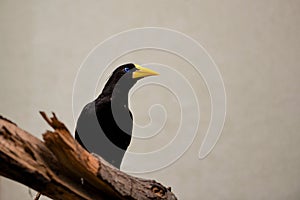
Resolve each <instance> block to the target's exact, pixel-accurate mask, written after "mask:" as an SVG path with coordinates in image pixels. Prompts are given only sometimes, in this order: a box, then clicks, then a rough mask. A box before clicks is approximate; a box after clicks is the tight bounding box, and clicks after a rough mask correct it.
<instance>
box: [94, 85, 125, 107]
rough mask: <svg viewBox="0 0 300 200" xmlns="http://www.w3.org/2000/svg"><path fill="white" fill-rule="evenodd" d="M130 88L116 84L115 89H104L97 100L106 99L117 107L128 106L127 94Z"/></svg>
mask: <svg viewBox="0 0 300 200" xmlns="http://www.w3.org/2000/svg"><path fill="white" fill-rule="evenodd" d="M130 88H131V86H127V85H119V84H116V85H115V87H107V88H106V87H105V88H104V89H103V91H102V93H101V94H100V96H99V97H98V98H103V97H106V98H108V100H110V101H112V100H114V101H116V102H117V104H119V105H122V106H123V105H128V93H129V90H130Z"/></svg>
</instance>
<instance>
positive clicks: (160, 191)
mask: <svg viewBox="0 0 300 200" xmlns="http://www.w3.org/2000/svg"><path fill="white" fill-rule="evenodd" d="M41 114H42V116H43V118H44V119H45V120H46V121H47V123H48V124H49V125H50V126H51V127H52V128H53V129H54V131H47V132H46V133H44V134H43V139H44V141H41V140H39V139H37V138H36V137H34V136H32V135H31V134H30V133H28V132H26V131H24V130H22V129H21V128H19V127H18V126H17V125H16V124H15V123H13V122H12V121H10V120H8V119H6V118H4V117H1V116H0V175H1V176H4V177H7V178H9V179H12V180H15V181H17V182H20V183H22V184H24V185H27V186H28V187H31V188H33V189H34V190H36V191H39V192H41V193H42V194H43V195H45V196H48V197H50V198H52V199H64V200H68V199H70V200H76V199H86V200H96V199H97V200H98V199H100V200H101V199H122V200H123V199H124V200H125V199H137V200H146V199H157V200H160V199H162V200H176V199H177V198H176V197H175V195H174V194H173V193H172V192H171V189H170V188H166V187H165V186H163V185H161V184H160V183H158V182H156V181H155V180H146V179H141V178H137V177H133V176H130V175H128V174H126V173H124V172H122V171H120V170H118V169H117V168H115V167H114V166H112V165H110V164H109V163H108V162H106V161H105V160H104V159H102V158H101V157H100V156H98V155H95V154H90V153H89V152H87V151H86V150H85V149H83V148H82V147H81V146H80V145H79V144H78V143H77V142H76V141H75V140H74V138H73V137H72V135H71V134H70V132H69V131H68V129H67V128H66V126H65V125H64V124H63V123H62V122H60V121H59V120H58V119H57V117H56V116H55V114H54V113H53V117H51V118H48V117H47V115H46V114H45V113H44V112H41Z"/></svg>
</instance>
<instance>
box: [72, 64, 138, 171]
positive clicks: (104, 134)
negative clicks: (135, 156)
mask: <svg viewBox="0 0 300 200" xmlns="http://www.w3.org/2000/svg"><path fill="white" fill-rule="evenodd" d="M125 68H126V70H124V69H125ZM127 69H130V70H131V71H130V72H127V71H128V70H127ZM134 70H135V66H134V65H133V64H126V65H122V66H120V67H118V68H117V69H116V70H115V71H114V72H113V73H112V75H111V77H110V78H109V80H108V81H107V83H106V85H105V86H104V89H103V91H102V93H101V94H100V95H99V96H98V97H97V98H96V99H95V100H94V101H93V102H91V103H89V104H87V105H86V106H85V107H84V108H83V110H82V112H81V114H80V116H79V118H78V120H77V125H76V131H75V139H76V140H77V141H78V142H79V143H80V144H81V145H82V146H83V147H84V148H85V149H87V150H88V151H90V152H93V153H96V154H98V155H100V156H101V157H103V158H104V159H105V160H107V161H108V162H110V163H111V164H113V165H114V166H115V167H117V168H120V165H121V161H122V158H123V156H124V153H125V151H126V150H127V148H128V146H129V144H130V141H131V134H132V126H133V119H132V114H131V112H130V110H129V108H128V92H129V90H130V88H131V87H132V86H133V85H134V84H135V83H136V81H137V80H135V79H133V78H132V76H131V75H130V74H131V73H132V72H133V71H134Z"/></svg>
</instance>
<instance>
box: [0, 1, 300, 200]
mask: <svg viewBox="0 0 300 200" xmlns="http://www.w3.org/2000/svg"><path fill="white" fill-rule="evenodd" d="M299 6H300V2H299V1H296V0H287V1H281V0H272V1H271V0H269V1H260V0H254V1H238V0H232V1H216V0H212V1H179V0H178V1H177V0H172V1H83V0H82V1H67V0H65V1H58V0H55V1H8V0H1V1H0V24H1V26H0V51H1V53H0V66H1V74H0V80H1V84H0V88H1V90H0V91H1V94H0V95H1V104H0V111H1V114H2V115H4V116H6V117H8V118H10V119H12V120H13V121H15V122H16V123H17V124H18V125H19V126H20V127H22V128H24V129H25V130H27V131H29V132H31V133H34V134H35V135H36V136H37V137H39V138H41V134H42V133H43V132H44V131H45V130H46V129H49V127H48V126H47V125H46V123H45V122H44V121H43V120H42V118H41V117H40V116H39V114H38V111H39V110H44V111H47V112H48V113H50V112H51V111H55V112H56V113H57V115H58V116H59V117H60V119H62V120H63V121H64V122H65V123H66V125H67V126H68V127H69V128H70V129H71V130H73V129H74V124H75V122H74V119H73V114H72V105H71V103H72V91H73V83H74V81H75V77H76V73H77V71H78V69H79V66H80V64H81V63H82V62H83V60H84V59H85V57H86V56H87V55H88V53H89V52H90V51H91V50H92V49H93V48H94V47H95V46H96V45H97V44H99V43H100V42H102V41H103V40H105V39H106V38H108V37H110V36H111V35H113V34H116V33H119V32H121V31H124V30H128V29H131V28H137V27H145V26H158V27H166V28H170V29H174V30H177V31H180V32H183V33H185V34H187V35H189V36H191V37H192V38H194V39H195V40H197V41H198V42H199V43H201V44H202V45H203V46H204V47H205V49H206V50H207V51H208V52H209V54H210V55H211V56H212V58H213V59H214V61H215V62H216V64H217V65H218V67H219V70H220V72H221V75H222V77H223V80H224V84H225V88H226V94H227V116H226V123H225V126H224V129H223V132H222V135H221V137H220V140H219V141H218V143H217V145H216V146H215V148H214V149H213V151H212V152H211V154H210V155H209V156H208V157H206V158H205V159H203V160H199V159H198V152H199V147H200V145H201V142H202V141H203V138H204V134H205V130H206V129H207V126H208V121H209V119H210V116H209V115H210V104H209V95H208V93H207V91H206V87H205V85H204V84H203V80H201V78H199V77H196V78H195V77H193V76H192V73H191V72H190V73H187V74H186V75H187V77H189V79H190V80H191V81H192V82H193V83H194V84H195V85H196V86H195V87H196V88H198V92H197V96H198V97H199V99H201V105H200V107H201V109H202V111H203V113H202V116H203V118H201V120H202V121H201V123H200V128H199V133H198V134H197V137H196V138H195V140H194V142H193V144H192V146H191V147H190V148H189V149H188V151H187V152H185V154H184V155H183V156H182V157H181V158H180V159H179V160H177V161H176V162H175V163H174V164H173V165H171V166H169V167H166V168H164V169H162V170H159V171H156V172H152V173H145V174H139V176H142V177H148V178H152V179H157V180H158V181H160V182H162V183H164V184H166V185H168V186H171V187H172V189H173V191H174V192H175V194H176V195H177V196H178V198H179V199H185V200H187V199H188V200H197V199H206V200H217V199H222V200H225V199H228V200H229V199H230V200H234V199H236V200H240V199H245V200H247V199H248V200H250V199H251V200H253V199H255V200H263V199H273V200H282V199H288V200H298V199H299V198H300V190H299V188H300V146H299V142H300V134H299V130H300V123H299V114H300V107H299V101H300V92H299V80H300V79H299V75H300V68H299V58H300V45H299V44H300V37H299V35H300V27H299V24H300V14H299ZM127 60H137V61H140V62H144V61H148V62H150V61H155V62H160V63H164V62H165V63H166V64H168V65H170V66H174V65H176V66H177V70H183V71H184V70H185V69H187V68H185V67H178V66H187V67H188V65H187V64H186V63H181V61H180V59H178V58H174V56H170V55H167V54H166V53H159V52H155V51H144V52H136V53H133V54H132V55H128V56H127V57H126V56H125V57H122V58H120V59H119V60H117V61H116V62H115V63H113V64H112V66H111V69H113V68H114V67H115V65H114V64H117V63H121V62H124V61H127ZM99 65H101V63H99ZM87 81H88V80H87ZM104 81H105V80H104ZM102 84H103V80H102V82H100V84H99V89H98V90H99V91H100V89H101V86H102ZM197 85H198V86H197ZM150 90H151V93H150V92H149V91H150ZM153 92H155V88H152V89H151V88H150V89H149V90H147V89H146V90H141V91H140V92H139V93H137V94H136V95H135V103H132V110H133V111H134V112H133V113H134V115H135V119H136V120H137V122H138V123H141V124H143V123H146V122H147V120H149V119H148V118H147V116H148V115H147V114H146V113H145V112H146V111H145V110H143V105H142V104H141V102H142V101H143V98H142V97H148V98H150V99H151V94H153ZM157 94H159V95H163V94H164V93H163V91H157ZM145 95H146V96H145ZM166 96H167V95H166ZM168 98H171V97H166V100H165V101H166V102H163V101H164V98H162V100H161V101H162V104H164V103H165V104H166V105H169V106H170V105H172V104H168V102H170V99H168ZM150 103H151V101H150ZM174 106H175V105H174ZM174 110H175V111H174V112H175V114H174V113H173V114H174V115H170V116H169V117H168V122H169V124H167V125H166V127H165V128H166V129H165V130H164V131H165V132H173V131H174V130H173V129H174V126H175V127H176V123H177V120H178V116H177V115H176V113H177V111H178V110H176V108H174ZM177 114H178V113H177ZM169 139H170V137H169V136H162V137H161V138H160V140H159V142H158V143H155V145H154V143H151V142H148V143H142V142H138V141H136V142H133V144H132V145H131V147H130V149H131V150H132V151H137V152H141V151H148V150H153V149H155V148H158V146H159V145H163V144H164V143H166V142H168V140H169ZM153 145H154V146H153ZM158 159H164V158H158ZM0 164H1V163H0ZM125 164H127V165H130V164H132V163H126V159H125V160H124V165H125ZM134 164H139V163H134ZM28 192H29V191H28V188H27V187H25V186H22V185H21V184H18V183H15V182H13V181H10V180H8V179H6V178H1V183H0V199H1V200H18V199H28V200H29V199H32V198H31V197H30V195H29V193H28ZM32 192H33V191H32ZM42 199H46V198H45V197H43V198H42Z"/></svg>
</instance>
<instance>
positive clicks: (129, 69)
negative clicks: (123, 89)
mask: <svg viewBox="0 0 300 200" xmlns="http://www.w3.org/2000/svg"><path fill="white" fill-rule="evenodd" d="M155 75H159V73H157V72H155V71H153V70H151V69H148V68H145V67H142V66H140V65H138V64H133V63H128V64H124V65H121V66H119V67H118V68H117V69H116V70H115V71H114V72H113V74H112V77H113V76H116V78H117V79H120V78H121V77H123V76H127V77H128V78H131V79H133V80H135V81H136V80H138V79H141V78H144V77H146V76H155Z"/></svg>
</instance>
